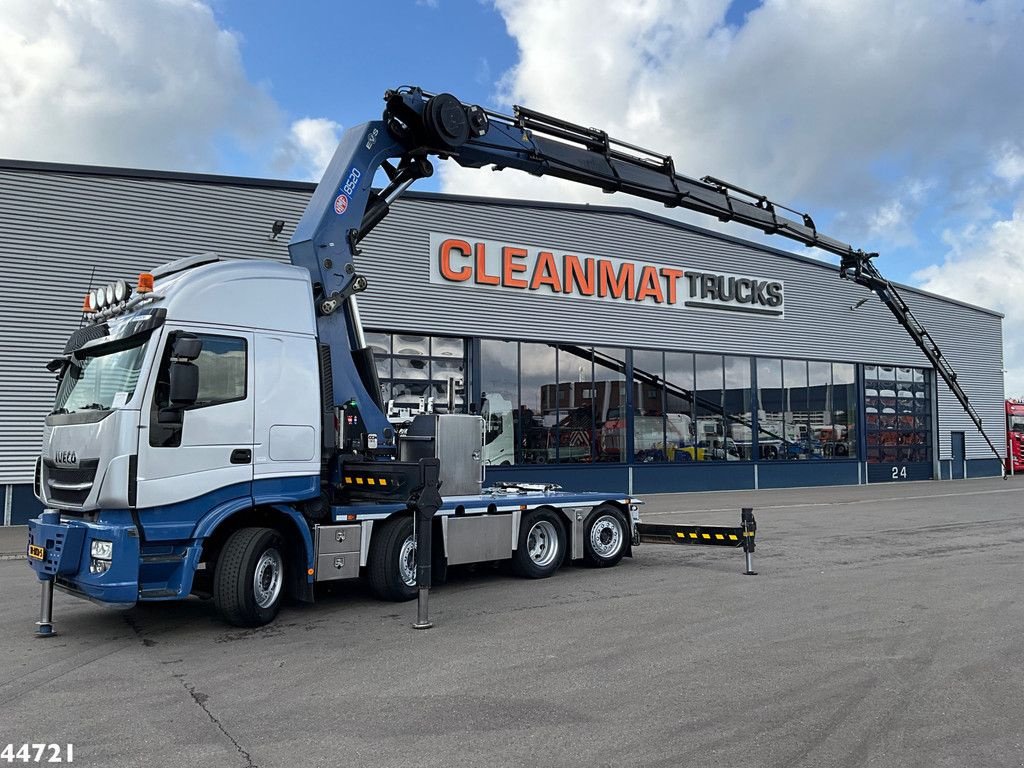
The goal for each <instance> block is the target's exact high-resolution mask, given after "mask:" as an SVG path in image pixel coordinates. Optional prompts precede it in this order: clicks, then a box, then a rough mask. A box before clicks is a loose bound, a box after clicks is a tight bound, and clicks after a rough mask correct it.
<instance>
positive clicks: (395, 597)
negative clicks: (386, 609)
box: [367, 517, 416, 602]
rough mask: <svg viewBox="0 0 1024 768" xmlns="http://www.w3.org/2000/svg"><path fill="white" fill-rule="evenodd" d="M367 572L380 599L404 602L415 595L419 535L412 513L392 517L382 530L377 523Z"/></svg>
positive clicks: (371, 587) (371, 542) (371, 584)
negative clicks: (413, 532)
mask: <svg viewBox="0 0 1024 768" xmlns="http://www.w3.org/2000/svg"><path fill="white" fill-rule="evenodd" d="M367 575H368V577H369V580H370V589H371V590H373V594H375V595H376V596H377V597H379V598H380V599H381V600H391V601H393V602H402V601H405V600H412V599H413V598H414V597H416V539H415V538H413V535H412V518H411V517H395V518H392V519H391V520H388V521H387V522H386V523H384V525H382V526H381V527H380V530H379V531H378V529H377V527H376V526H374V530H373V538H372V539H371V541H370V561H369V562H368V563H367Z"/></svg>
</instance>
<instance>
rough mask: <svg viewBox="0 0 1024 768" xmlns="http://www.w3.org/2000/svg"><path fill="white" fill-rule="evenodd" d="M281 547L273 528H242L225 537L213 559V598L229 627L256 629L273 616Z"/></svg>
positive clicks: (281, 573) (280, 584)
mask: <svg viewBox="0 0 1024 768" xmlns="http://www.w3.org/2000/svg"><path fill="white" fill-rule="evenodd" d="M283 543H284V542H283V540H282V538H281V534H280V533H278V532H277V531H275V530H274V529H273V528H242V529H241V530H238V531H235V532H234V533H232V534H231V536H230V537H228V540H227V541H226V542H225V543H224V548H223V549H222V550H221V552H220V557H219V558H218V559H217V570H216V572H215V573H214V576H213V598H214V602H215V603H216V605H217V610H218V611H220V613H221V615H222V616H223V617H224V619H225V620H226V621H227V622H228V623H229V624H234V625H235V626H237V627H259V626H262V625H264V624H268V623H270V622H271V621H273V620H274V617H275V616H277V612H278V610H280V608H281V600H282V597H283V596H284V586H285V577H286V572H285V561H284V554H283V552H284V546H283Z"/></svg>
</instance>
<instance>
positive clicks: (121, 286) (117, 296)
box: [114, 280, 129, 304]
mask: <svg viewBox="0 0 1024 768" xmlns="http://www.w3.org/2000/svg"><path fill="white" fill-rule="evenodd" d="M128 290H129V289H128V283H127V282H126V281H124V280H118V281H117V282H116V283H114V301H116V302H117V303H118V304H120V303H121V302H122V301H124V300H125V299H127V298H128Z"/></svg>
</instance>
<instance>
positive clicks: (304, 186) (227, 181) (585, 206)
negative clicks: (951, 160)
mask: <svg viewBox="0 0 1024 768" xmlns="http://www.w3.org/2000/svg"><path fill="white" fill-rule="evenodd" d="M0 170H22V171H41V172H44V173H62V174H75V175H83V176H107V177H113V178H131V179H152V180H157V181H180V182H186V183H195V184H212V185H224V186H244V187H261V188H266V189H286V190H292V191H298V192H309V193H312V192H313V190H314V189H316V186H317V185H316V183H314V182H310V181H289V180H285V179H267V178H260V177H255V176H230V175H223V174H212V173H192V172H186V171H161V170H147V169H141V168H124V167H119V166H105V165H87V164H76V163H58V162H48V161H39V160H17V159H7V158H0ZM403 197H406V198H410V199H423V200H446V201H451V202H454V203H468V204H471V205H502V206H509V207H517V208H534V209H556V210H570V211H596V212H598V213H610V214H616V215H623V216H634V217H636V218H640V219H645V220H647V221H653V222H656V223H658V224H662V225H666V226H670V227H675V228H677V229H682V230H685V231H688V232H693V233H695V234H700V235H703V236H705V237H711V238H714V239H716V240H722V241H725V242H729V243H733V244H737V245H743V246H745V247H748V248H754V249H756V250H760V251H765V252H767V253H772V254H775V255H776V256H782V257H784V258H789V259H793V260H795V261H799V262H801V263H803V264H807V265H809V266H813V267H816V268H819V269H825V270H828V271H830V272H833V273H835V272H836V271H837V267H836V266H835V265H834V264H831V263H829V262H827V261H824V260H822V259H816V258H813V257H811V256H801V255H800V254H798V253H794V252H792V251H787V250H785V249H782V248H775V247H773V246H770V245H766V244H764V243H755V242H753V241H750V240H745V239H743V238H742V237H738V236H736V235H730V234H727V233H724V232H719V231H716V230H713V229H706V228H704V227H701V226H698V225H696V224H690V223H688V222H684V221H679V220H677V219H673V218H670V217H668V216H659V215H658V214H655V213H650V212H649V211H644V210H640V209H637V208H630V207H628V206H620V205H593V204H590V203H559V202H551V201H546V200H522V199H515V198H505V197H485V196H481V195H459V194H450V193H445V192H426V191H410V192H406V193H405V194H404V195H403ZM893 285H895V286H896V287H897V288H899V289H900V290H904V291H909V292H910V293H915V294H919V295H921V296H928V297H930V298H933V299H938V300H940V301H946V302H949V303H951V304H956V305H959V306H961V307H966V308H968V309H973V310H976V311H978V312H983V313H985V314H988V315H992V316H994V317H998V318H1000V319H1003V318H1005V317H1006V315H1005V314H1004V313H1002V312H998V311H996V310H994V309H989V308H987V307H980V306H978V305H976V304H971V303H969V302H966V301H961V300H959V299H953V298H950V297H949V296H943V295H941V294H938V293H932V292H930V291H925V290H923V289H921V288H916V287H914V286H911V285H905V284H903V283H896V282H894V283H893Z"/></svg>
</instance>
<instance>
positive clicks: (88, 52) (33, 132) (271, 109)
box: [0, 0, 282, 170]
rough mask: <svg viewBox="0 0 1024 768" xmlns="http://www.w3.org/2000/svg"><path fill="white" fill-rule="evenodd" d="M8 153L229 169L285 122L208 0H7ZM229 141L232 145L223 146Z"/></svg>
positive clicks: (0, 47)
mask: <svg viewBox="0 0 1024 768" xmlns="http://www.w3.org/2000/svg"><path fill="white" fill-rule="evenodd" d="M0 41H2V43H0V155H2V156H5V157H13V158H24V159H33V160H50V161H61V162H74V163H99V164H111V165H129V166H141V167H151V168H152V167H156V168H177V169H187V170H218V160H219V158H218V156H217V154H218V144H219V143H223V144H224V145H226V146H229V147H231V148H237V147H242V148H250V149H253V148H258V147H260V146H262V145H263V144H264V143H265V141H266V136H268V135H271V136H272V135H275V134H276V133H278V132H279V130H280V129H279V126H280V124H281V122H282V120H281V118H280V114H279V111H278V109H277V107H276V106H275V104H274V102H273V101H272V100H271V99H270V97H269V96H268V95H267V94H266V93H265V92H264V91H263V90H262V89H261V88H259V87H257V86H255V85H254V84H252V83H251V82H249V80H248V79H247V78H246V74H245V71H244V69H243V66H242V60H241V56H240V53H239V41H238V38H237V37H236V36H235V35H234V34H233V33H232V32H230V31H227V30H224V29H221V28H220V27H219V26H218V25H217V22H216V19H215V18H214V15H213V13H212V11H211V10H210V8H209V7H208V6H207V5H205V4H204V3H202V2H198V1H197V0H158V1H156V2H109V0H5V2H4V7H3V13H2V14H0ZM222 148H223V147H222Z"/></svg>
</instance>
